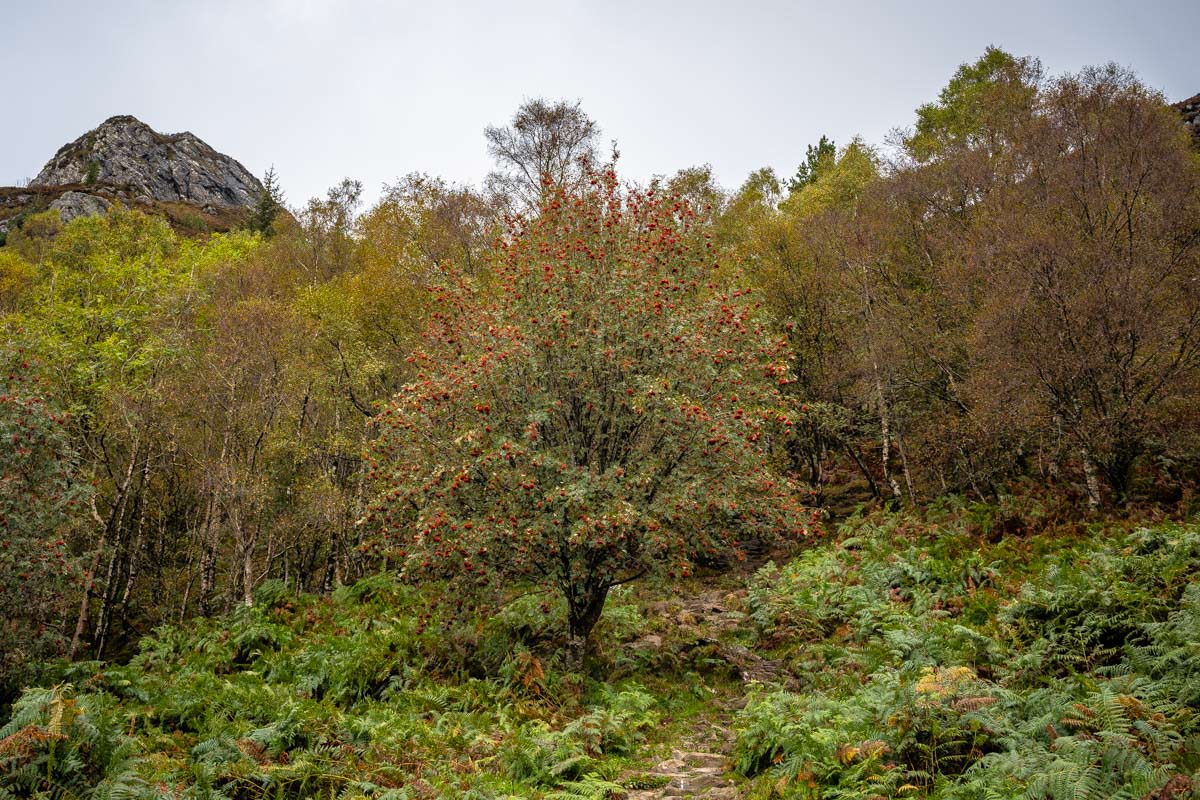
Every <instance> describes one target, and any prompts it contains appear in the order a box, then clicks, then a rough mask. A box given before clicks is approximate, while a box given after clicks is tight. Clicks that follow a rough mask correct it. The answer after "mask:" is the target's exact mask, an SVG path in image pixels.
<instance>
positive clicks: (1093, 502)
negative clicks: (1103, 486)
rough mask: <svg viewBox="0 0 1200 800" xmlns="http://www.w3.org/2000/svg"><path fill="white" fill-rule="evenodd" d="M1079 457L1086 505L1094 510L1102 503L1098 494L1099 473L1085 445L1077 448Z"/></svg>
mask: <svg viewBox="0 0 1200 800" xmlns="http://www.w3.org/2000/svg"><path fill="white" fill-rule="evenodd" d="M1079 455H1080V457H1081V458H1082V459H1083V479H1084V483H1085V484H1086V486H1087V496H1088V505H1089V506H1090V507H1091V508H1092V509H1093V510H1094V509H1097V508H1099V507H1100V504H1101V502H1103V498H1102V496H1101V494H1100V473H1099V470H1097V469H1096V462H1095V460H1094V459H1093V458H1092V453H1091V451H1090V450H1088V448H1087V446H1086V445H1085V446H1083V447H1080V448H1079Z"/></svg>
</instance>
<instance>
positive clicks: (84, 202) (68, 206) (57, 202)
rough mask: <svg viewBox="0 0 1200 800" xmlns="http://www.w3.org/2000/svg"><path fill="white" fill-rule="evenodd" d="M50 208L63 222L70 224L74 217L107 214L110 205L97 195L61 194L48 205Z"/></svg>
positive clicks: (82, 193)
mask: <svg viewBox="0 0 1200 800" xmlns="http://www.w3.org/2000/svg"><path fill="white" fill-rule="evenodd" d="M50 208H53V209H56V210H57V211H58V216H59V217H60V218H61V219H62V221H63V222H70V221H71V220H73V219H75V218H76V217H86V216H88V215H90V214H104V213H107V212H108V210H109V209H110V208H112V203H110V202H108V201H107V200H105V199H104V198H103V197H101V196H100V195H98V194H85V193H84V192H63V193H62V194H60V195H59V196H58V197H57V198H55V199H54V200H53V201H52V202H51V203H50Z"/></svg>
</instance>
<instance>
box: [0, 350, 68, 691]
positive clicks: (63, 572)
mask: <svg viewBox="0 0 1200 800" xmlns="http://www.w3.org/2000/svg"><path fill="white" fill-rule="evenodd" d="M29 358H30V356H29V355H28V354H27V353H26V352H25V351H24V350H23V349H22V348H18V347H14V346H12V345H11V344H6V345H5V346H3V347H2V348H0V373H2V374H0V442H2V444H0V696H2V695H3V694H4V693H5V690H6V689H8V688H9V686H8V684H9V682H10V681H11V680H12V679H13V678H14V677H18V675H19V673H20V671H21V670H23V669H25V668H28V667H29V666H30V665H31V664H32V663H33V662H34V661H35V660H38V659H44V658H49V657H54V656H57V655H62V654H63V653H65V652H66V649H67V641H68V638H67V637H68V634H67V631H66V625H67V621H66V620H67V617H68V614H69V609H70V605H71V603H72V602H73V601H74V600H75V599H76V597H77V596H78V591H79V575H80V570H79V565H78V564H77V562H76V559H75V557H74V555H73V554H72V553H71V551H70V550H69V547H68V540H69V539H70V538H71V527H72V524H73V523H74V521H75V520H76V519H78V517H79V511H80V508H81V504H82V503H84V502H86V496H87V490H88V486H87V484H86V482H84V481H81V480H79V476H78V475H77V456H76V453H75V451H74V449H73V448H72V447H71V442H70V436H69V432H68V430H67V425H66V421H67V420H66V415H65V414H64V412H62V411H61V410H60V409H57V408H55V407H54V406H53V404H52V402H51V401H50V399H49V398H48V397H47V396H46V386H45V383H44V381H42V380H41V379H40V378H39V377H38V376H37V375H36V373H35V371H34V369H33V367H32V366H31V364H30V362H29V360H28V359H29Z"/></svg>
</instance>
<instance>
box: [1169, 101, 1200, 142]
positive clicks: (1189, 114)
mask: <svg viewBox="0 0 1200 800" xmlns="http://www.w3.org/2000/svg"><path fill="white" fill-rule="evenodd" d="M1171 108H1173V109H1175V110H1176V111H1178V112H1179V114H1180V116H1182V117H1183V124H1184V125H1187V126H1188V128H1189V129H1190V130H1191V131H1192V136H1193V137H1194V138H1195V139H1196V141H1198V142H1200V94H1198V95H1195V96H1194V97H1189V98H1188V99H1187V100H1183V101H1181V102H1178V103H1175V104H1174V105H1172V106H1171Z"/></svg>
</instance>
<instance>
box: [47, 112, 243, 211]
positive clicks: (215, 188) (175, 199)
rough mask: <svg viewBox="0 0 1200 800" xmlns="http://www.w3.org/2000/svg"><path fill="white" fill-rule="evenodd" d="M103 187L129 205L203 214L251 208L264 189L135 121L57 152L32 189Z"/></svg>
mask: <svg viewBox="0 0 1200 800" xmlns="http://www.w3.org/2000/svg"><path fill="white" fill-rule="evenodd" d="M80 184H82V185H84V186H97V187H100V186H103V187H112V188H114V189H118V190H119V191H120V193H121V194H124V195H127V196H128V198H129V199H131V200H138V201H144V202H156V201H157V202H167V203H189V204H193V205H197V206H200V207H201V208H205V209H213V210H215V209H220V208H230V207H243V208H245V207H250V206H253V205H254V204H255V203H256V202H257V200H258V198H259V197H260V196H261V195H262V192H263V186H262V183H260V182H259V180H258V179H257V178H255V177H254V175H252V174H251V173H250V172H249V171H248V170H247V169H246V168H245V167H244V166H242V165H241V164H240V163H238V161H237V160H235V159H233V158H231V157H230V156H227V155H224V154H223V153H219V152H217V151H216V150H214V149H213V148H212V147H210V146H209V145H208V144H207V143H205V142H204V141H202V140H201V139H200V138H199V137H197V136H196V135H194V134H192V133H188V132H184V133H173V134H163V133H159V132H158V131H156V130H154V129H153V128H151V127H150V126H149V125H148V124H146V123H145V122H142V121H141V120H140V119H138V118H137V117H135V116H132V115H129V114H120V115H117V116H112V117H109V118H108V119H106V120H104V122H102V123H100V125H98V126H97V127H95V128H93V129H92V130H90V131H88V132H87V133H85V134H84V135H82V136H80V137H79V138H78V139H76V140H75V141H73V142H71V143H69V144H66V145H64V146H63V147H61V148H59V150H58V152H57V153H55V154H54V157H53V158H51V159H50V161H49V162H47V164H46V166H44V167H43V168H42V171H41V172H39V173H38V175H37V177H36V178H34V179H33V181H31V182H30V186H31V187H57V186H72V185H80Z"/></svg>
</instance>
